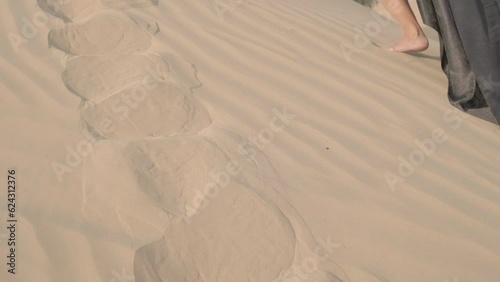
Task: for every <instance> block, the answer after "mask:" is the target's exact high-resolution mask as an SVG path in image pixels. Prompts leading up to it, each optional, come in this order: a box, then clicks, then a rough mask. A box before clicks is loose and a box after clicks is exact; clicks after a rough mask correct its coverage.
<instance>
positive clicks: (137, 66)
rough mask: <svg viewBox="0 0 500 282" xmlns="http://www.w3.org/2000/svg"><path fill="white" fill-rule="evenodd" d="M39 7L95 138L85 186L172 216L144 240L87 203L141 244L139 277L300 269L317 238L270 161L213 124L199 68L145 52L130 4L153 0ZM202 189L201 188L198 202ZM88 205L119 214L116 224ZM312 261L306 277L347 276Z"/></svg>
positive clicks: (212, 277) (89, 213) (147, 28)
mask: <svg viewBox="0 0 500 282" xmlns="http://www.w3.org/2000/svg"><path fill="white" fill-rule="evenodd" d="M58 3H63V4H58ZM38 4H39V6H40V7H41V8H42V9H44V10H45V11H47V12H49V13H50V14H52V15H54V16H57V17H60V18H61V19H62V20H64V21H65V22H66V25H65V26H64V27H63V28H61V29H58V30H52V31H50V33H49V35H48V37H49V43H50V45H51V46H52V47H54V48H57V49H59V50H61V51H63V52H65V53H67V54H69V55H71V56H68V59H67V61H66V69H65V71H64V72H63V74H62V79H63V81H64V83H65V85H66V86H67V88H68V89H69V90H70V91H71V92H72V93H74V94H75V95H78V96H79V97H81V99H82V106H81V115H82V119H83V121H84V123H85V125H86V127H87V130H88V131H89V132H91V133H92V134H94V135H96V136H98V138H99V141H97V142H96V144H95V145H94V150H93V152H92V155H91V156H89V157H88V160H86V162H85V164H84V166H85V167H84V169H83V170H82V171H83V172H82V173H84V174H85V175H83V177H82V178H83V179H85V184H84V193H86V195H87V196H89V197H93V196H95V197H96V198H99V199H102V201H103V202H105V201H107V199H108V200H109V202H111V201H112V199H113V197H116V196H117V195H120V189H127V188H126V187H129V186H130V185H131V184H130V183H131V182H133V186H134V187H135V188H136V189H137V190H138V191H140V193H139V194H140V197H143V198H147V199H148V201H150V202H153V203H154V204H155V206H156V207H158V208H159V209H160V210H161V211H162V212H163V213H165V214H166V215H167V216H168V219H169V222H168V223H166V224H165V225H164V226H165V230H164V232H163V233H162V234H161V235H160V236H161V238H159V237H160V236H157V237H156V238H152V237H151V236H150V235H148V232H145V230H146V231H147V230H148V228H147V224H146V223H144V222H143V221H140V220H139V221H138V220H135V221H134V220H132V217H130V218H128V220H123V218H124V217H126V216H127V215H126V214H127V213H126V212H123V213H120V212H118V211H117V210H119V209H117V207H116V206H114V207H108V209H107V210H106V208H105V207H103V206H104V205H103V206H97V205H100V204H102V202H99V201H88V202H87V203H86V204H85V206H84V208H83V209H82V212H83V213H84V215H83V216H85V217H86V219H87V220H88V221H89V222H90V223H91V224H94V225H96V226H103V228H104V227H105V228H108V229H109V230H110V232H112V231H113V230H114V231H116V232H117V233H118V232H119V231H120V230H123V229H126V230H127V234H128V235H129V237H130V239H131V240H132V242H133V248H134V249H137V251H136V257H135V262H134V269H135V270H134V275H135V279H136V281H140V282H143V281H144V282H149V281H173V282H176V281H200V282H201V281H207V282H208V281H232V282H233V281H259V282H262V281H273V280H274V281H286V279H285V276H284V275H283V274H282V275H281V278H278V279H276V277H280V272H281V271H282V270H286V269H287V268H289V267H290V266H293V265H301V263H302V260H303V259H304V258H307V257H308V255H310V254H311V249H312V248H313V247H314V246H317V244H315V243H314V242H315V241H314V239H313V238H312V236H311V235H310V233H308V231H307V227H306V226H305V225H304V224H303V222H302V221H301V220H300V216H299V215H298V214H297V213H296V212H295V210H294V209H293V207H292V206H291V205H290V204H289V203H288V202H287V201H286V200H285V198H283V197H282V196H281V195H280V194H279V193H278V192H277V190H275V189H274V188H273V185H272V184H271V182H269V181H264V180H263V178H262V173H263V171H264V172H265V171H266V168H269V169H271V168H272V167H271V166H270V165H269V164H268V163H267V162H266V160H265V157H264V156H263V155H262V154H257V155H255V156H254V159H255V160H258V163H255V162H248V161H247V160H245V157H244V156H242V155H241V154H239V152H238V144H240V143H241V142H242V140H243V139H242V138H241V137H239V136H237V135H236V134H234V133H232V132H227V131H224V130H222V129H217V128H216V127H214V126H213V125H211V120H210V116H209V114H208V112H207V110H206V109H205V108H204V107H203V106H202V105H201V104H200V103H199V102H198V101H197V100H196V98H194V97H193V95H192V92H191V88H193V87H196V86H199V81H198V80H197V78H196V75H195V69H194V68H193V67H192V66H191V65H190V64H189V63H188V62H186V61H183V60H182V58H179V57H176V56H174V55H170V54H162V55H160V54H155V53H152V52H148V49H149V48H150V46H151V44H152V41H153V35H154V33H155V32H158V27H157V26H154V25H148V24H143V22H141V20H140V19H136V18H132V17H131V16H129V15H127V13H126V9H129V8H141V7H150V6H154V5H157V4H158V3H157V0H38ZM81 18H85V20H83V21H82V20H78V19H81ZM202 130H204V134H200V131H202ZM234 164H238V166H237V167H236V166H234ZM266 164H267V167H266ZM110 168H112V169H110ZM108 171H113V174H112V175H111V177H109V176H110V174H109V173H108ZM116 172H118V173H119V174H118V175H116ZM214 175H216V178H217V177H218V179H219V182H218V183H217V185H212V184H214ZM228 176H229V177H230V179H229V178H228ZM279 184H280V183H278V185H279ZM204 189H208V190H204ZM200 191H205V192H204V193H206V192H207V191H208V193H206V195H205V196H204V199H205V200H206V202H203V203H204V204H203V205H201V204H200V203H198V204H199V205H198V206H197V204H196V202H197V201H198V202H200V201H199V200H200ZM124 192H126V191H124ZM96 195H97V196H96ZM138 198H139V197H138ZM109 202H108V203H107V205H109ZM200 207H201V208H202V209H201V208H200ZM96 211H100V212H101V213H102V212H107V213H109V214H113V213H116V217H117V220H116V222H115V221H109V219H105V217H103V216H101V215H99V213H97V212H96ZM131 213H132V212H131V211H130V212H129V214H131ZM117 222H119V223H117ZM158 238H159V239H158ZM249 244H251V245H252V246H250V247H249ZM309 246H311V247H309ZM318 264H320V269H322V270H315V271H314V272H313V273H309V274H308V277H309V279H312V280H310V281H345V280H344V278H342V280H341V279H340V278H339V276H340V277H342V274H341V273H342V271H341V270H340V269H338V268H337V267H336V266H335V265H334V264H332V263H331V262H321V263H320V262H318ZM116 269H120V266H117V267H116ZM334 273H337V274H334ZM337 275H338V276H337ZM103 281H107V280H106V279H104V280H103Z"/></svg>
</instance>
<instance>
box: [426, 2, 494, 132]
mask: <svg viewBox="0 0 500 282" xmlns="http://www.w3.org/2000/svg"><path fill="white" fill-rule="evenodd" d="M418 5H419V8H420V12H421V15H422V19H423V21H424V23H425V24H427V25H428V26H430V27H432V28H434V29H435V30H436V31H437V32H438V33H439V35H440V37H441V65H442V68H443V71H444V72H445V74H446V75H447V76H448V81H449V88H448V97H449V100H450V102H451V104H452V105H454V106H455V107H457V108H459V109H461V110H463V111H468V110H471V109H479V108H484V107H489V109H490V110H491V113H492V114H493V116H494V118H495V119H496V122H497V123H499V122H500V0H418Z"/></svg>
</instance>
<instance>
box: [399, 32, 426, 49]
mask: <svg viewBox="0 0 500 282" xmlns="http://www.w3.org/2000/svg"><path fill="white" fill-rule="evenodd" d="M427 48H429V41H428V40H427V37H425V35H424V34H423V33H422V32H418V34H417V35H414V36H411V35H405V37H403V39H401V40H400V41H399V42H398V43H397V44H396V45H394V46H393V47H391V48H389V51H393V52H401V53H406V52H421V51H424V50H426V49H427Z"/></svg>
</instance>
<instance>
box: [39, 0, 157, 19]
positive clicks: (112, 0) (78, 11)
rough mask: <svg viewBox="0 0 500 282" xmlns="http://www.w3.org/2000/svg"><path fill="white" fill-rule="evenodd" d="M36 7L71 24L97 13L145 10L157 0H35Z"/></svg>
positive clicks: (154, 4)
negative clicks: (118, 10)
mask: <svg viewBox="0 0 500 282" xmlns="http://www.w3.org/2000/svg"><path fill="white" fill-rule="evenodd" d="M37 2H38V6H40V8H42V9H43V10H44V11H46V12H47V13H49V14H51V15H53V16H55V17H58V18H61V19H62V20H64V21H65V22H71V21H73V20H75V19H78V18H85V17H87V16H90V15H92V14H93V13H96V12H98V11H101V10H104V9H107V8H113V9H122V10H123V9H128V8H145V7H149V6H156V5H158V0H37Z"/></svg>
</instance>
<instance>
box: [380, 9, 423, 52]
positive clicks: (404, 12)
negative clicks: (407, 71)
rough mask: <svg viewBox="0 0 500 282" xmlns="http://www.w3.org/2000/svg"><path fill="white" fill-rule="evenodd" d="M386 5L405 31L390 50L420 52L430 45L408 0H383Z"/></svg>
mask: <svg viewBox="0 0 500 282" xmlns="http://www.w3.org/2000/svg"><path fill="white" fill-rule="evenodd" d="M382 3H383V4H384V6H385V7H386V8H387V10H389V12H390V13H391V14H392V16H393V17H394V18H395V19H396V20H397V21H398V23H399V24H400V25H401V27H402V28H403V31H404V36H403V38H402V39H401V40H400V41H399V42H398V43H396V45H394V46H393V47H392V48H390V49H389V50H390V51H395V52H420V51H424V50H425V49H427V48H428V47H429V41H428V40H427V37H426V36H425V34H424V32H423V31H422V28H421V27H420V25H419V24H418V22H417V19H416V18H415V14H413V12H412V10H411V7H410V4H408V0H382Z"/></svg>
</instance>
